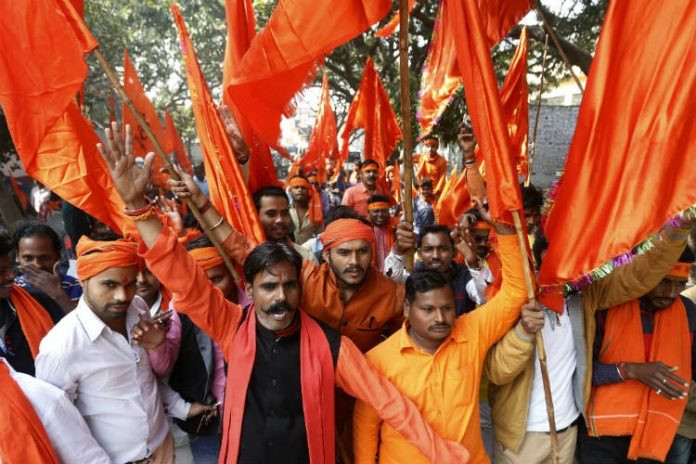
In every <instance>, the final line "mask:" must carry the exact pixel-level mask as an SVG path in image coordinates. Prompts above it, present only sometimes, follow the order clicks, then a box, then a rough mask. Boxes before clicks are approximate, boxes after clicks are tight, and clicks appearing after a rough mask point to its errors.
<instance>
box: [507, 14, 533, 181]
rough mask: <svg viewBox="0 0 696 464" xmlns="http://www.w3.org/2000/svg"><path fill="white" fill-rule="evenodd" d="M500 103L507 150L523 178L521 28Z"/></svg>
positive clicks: (525, 111) (525, 122) (525, 104)
mask: <svg viewBox="0 0 696 464" xmlns="http://www.w3.org/2000/svg"><path fill="white" fill-rule="evenodd" d="M500 102H501V104H502V106H503V114H505V116H506V120H507V126H508V134H509V135H510V147H511V148H512V153H513V156H514V158H515V160H516V162H515V165H516V166H517V172H518V173H519V174H520V175H521V176H522V177H525V178H526V177H527V148H528V142H529V93H528V91H527V27H526V26H525V27H523V28H522V33H521V34H520V40H519V43H518V44H517V50H515V55H514V56H513V57H512V61H511V62H510V69H508V73H507V76H505V81H504V82H503V86H502V87H501V88H500Z"/></svg>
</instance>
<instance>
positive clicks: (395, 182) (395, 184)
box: [391, 160, 403, 205]
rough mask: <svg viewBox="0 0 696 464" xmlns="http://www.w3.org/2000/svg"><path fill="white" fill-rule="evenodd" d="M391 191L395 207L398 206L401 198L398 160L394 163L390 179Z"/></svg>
mask: <svg viewBox="0 0 696 464" xmlns="http://www.w3.org/2000/svg"><path fill="white" fill-rule="evenodd" d="M391 191H392V197H394V201H395V202H396V204H397V205H400V204H401V202H402V198H403V196H402V194H401V172H400V171H399V160H396V161H394V178H393V179H392V188H391Z"/></svg>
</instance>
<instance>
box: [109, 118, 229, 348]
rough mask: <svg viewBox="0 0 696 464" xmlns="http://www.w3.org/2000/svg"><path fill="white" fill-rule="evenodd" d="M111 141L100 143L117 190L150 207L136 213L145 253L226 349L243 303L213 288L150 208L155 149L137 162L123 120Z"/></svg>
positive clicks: (184, 306) (183, 305)
mask: <svg viewBox="0 0 696 464" xmlns="http://www.w3.org/2000/svg"><path fill="white" fill-rule="evenodd" d="M106 141H107V148H106V149H105V148H104V147H103V146H102V145H101V144H99V145H97V148H98V149H99V151H100V153H101V154H102V156H103V157H104V159H105V160H106V163H107V166H108V168H109V173H110V174H111V178H112V179H113V181H114V186H115V188H116V191H117V192H118V194H119V195H120V196H121V198H122V199H123V202H124V204H125V205H126V209H127V210H131V211H135V210H142V211H144V213H143V214H141V215H140V217H139V218H136V219H137V220H136V225H137V227H138V232H139V233H140V236H141V239H142V242H143V244H144V245H145V247H146V248H147V252H146V253H144V257H145V260H146V261H147V267H148V269H150V271H151V272H152V273H153V274H154V275H155V276H156V277H157V278H158V279H159V281H160V282H161V283H162V285H163V286H165V287H166V288H168V289H169V290H170V291H171V292H172V293H173V298H172V303H173V305H174V307H175V308H176V309H177V311H179V312H180V313H182V314H186V315H188V316H189V317H190V318H191V320H192V321H193V322H194V323H195V324H196V325H197V326H198V327H200V328H201V329H202V330H203V331H204V332H205V333H207V334H208V335H209V336H210V337H211V338H212V339H213V340H215V341H216V342H217V343H218V344H219V345H220V346H221V347H222V349H223V350H225V351H226V348H227V346H228V344H229V343H230V342H231V341H232V338H233V337H234V333H235V329H236V327H237V326H238V325H239V321H240V320H241V317H242V308H240V307H239V306H237V305H235V304H233V303H231V302H229V301H227V300H226V299H225V298H224V297H223V295H222V293H221V292H220V291H219V290H218V289H216V288H214V287H213V285H212V284H211V283H210V281H209V280H208V277H207V276H206V275H205V273H204V272H203V270H202V269H201V268H200V267H199V266H198V265H197V264H196V262H195V261H194V259H193V258H192V257H191V255H189V254H188V252H187V251H186V250H185V249H184V247H183V246H182V245H181V244H180V243H179V241H178V240H177V237H176V235H175V233H174V232H173V231H171V229H170V228H168V227H162V223H161V222H160V220H159V218H158V217H157V215H156V214H150V213H149V212H150V211H151V210H150V209H148V208H147V205H148V201H147V199H146V198H145V189H146V187H147V184H148V182H149V178H150V167H151V165H152V159H153V157H154V154H153V153H148V154H147V156H146V157H145V163H144V165H143V168H142V169H141V168H138V167H137V166H136V165H135V160H134V157H133V144H132V138H131V135H130V128H129V126H126V137H125V142H123V138H122V137H121V135H120V132H119V129H118V125H117V124H116V123H113V125H112V128H111V129H107V130H106ZM211 209H212V208H211Z"/></svg>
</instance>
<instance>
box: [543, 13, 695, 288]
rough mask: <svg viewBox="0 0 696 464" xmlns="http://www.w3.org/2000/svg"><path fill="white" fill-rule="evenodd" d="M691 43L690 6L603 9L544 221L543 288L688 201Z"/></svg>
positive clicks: (619, 249) (605, 257)
mask: <svg viewBox="0 0 696 464" xmlns="http://www.w3.org/2000/svg"><path fill="white" fill-rule="evenodd" d="M655 44H659V46H655ZM694 44H696V8H695V7H694V2H693V1H692V0H670V1H669V2H610V4H609V9H608V11H607V15H606V18H605V20H604V26H603V28H602V31H601V33H600V37H599V42H598V45H597V51H596V53H595V58H594V60H593V61H592V69H591V70H590V74H589V77H588V81H587V89H586V90H585V95H584V97H583V99H582V104H581V106H580V112H579V114H578V122H577V127H576V130H575V134H574V136H573V140H572V142H571V145H570V149H569V152H568V158H567V161H566V167H565V173H564V175H563V178H562V180H561V183H560V185H559V188H558V191H557V195H556V200H555V203H554V204H553V206H552V207H551V211H550V214H549V216H548V219H547V221H546V226H545V232H546V235H547V236H548V238H549V245H550V246H549V249H548V252H547V254H546V257H545V258H544V262H543V265H542V268H541V271H540V275H539V280H540V282H541V283H542V284H546V285H550V284H557V283H561V282H567V281H573V280H576V279H578V278H579V277H581V276H584V275H587V274H591V273H592V271H594V270H595V269H597V268H598V267H600V266H602V265H603V264H604V263H607V262H608V261H610V260H611V259H613V258H614V257H617V256H618V255H621V254H623V253H625V252H627V251H630V250H631V248H632V247H634V246H635V245H637V244H638V243H639V242H641V241H642V240H644V239H646V238H647V237H648V236H650V235H651V234H652V233H654V232H655V231H657V230H658V229H659V228H660V227H661V226H662V225H663V224H664V223H665V222H666V221H667V220H668V219H669V218H671V217H673V216H675V215H676V214H678V213H680V212H681V211H683V210H685V209H687V208H690V207H691V206H693V205H694V204H695V203H696V169H694V160H693V158H694V157H693V155H694V153H696V123H695V122H694V114H693V113H694V108H696V46H694ZM570 224H573V226H569V225H570ZM568 244H572V246H569V245H568Z"/></svg>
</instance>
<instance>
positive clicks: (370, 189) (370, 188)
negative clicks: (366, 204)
mask: <svg viewBox="0 0 696 464" xmlns="http://www.w3.org/2000/svg"><path fill="white" fill-rule="evenodd" d="M362 184H363V185H364V186H365V189H366V190H367V191H368V192H370V193H374V192H376V191H377V185H373V186H372V187H370V186H369V185H367V184H366V183H365V182H363V183H362Z"/></svg>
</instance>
